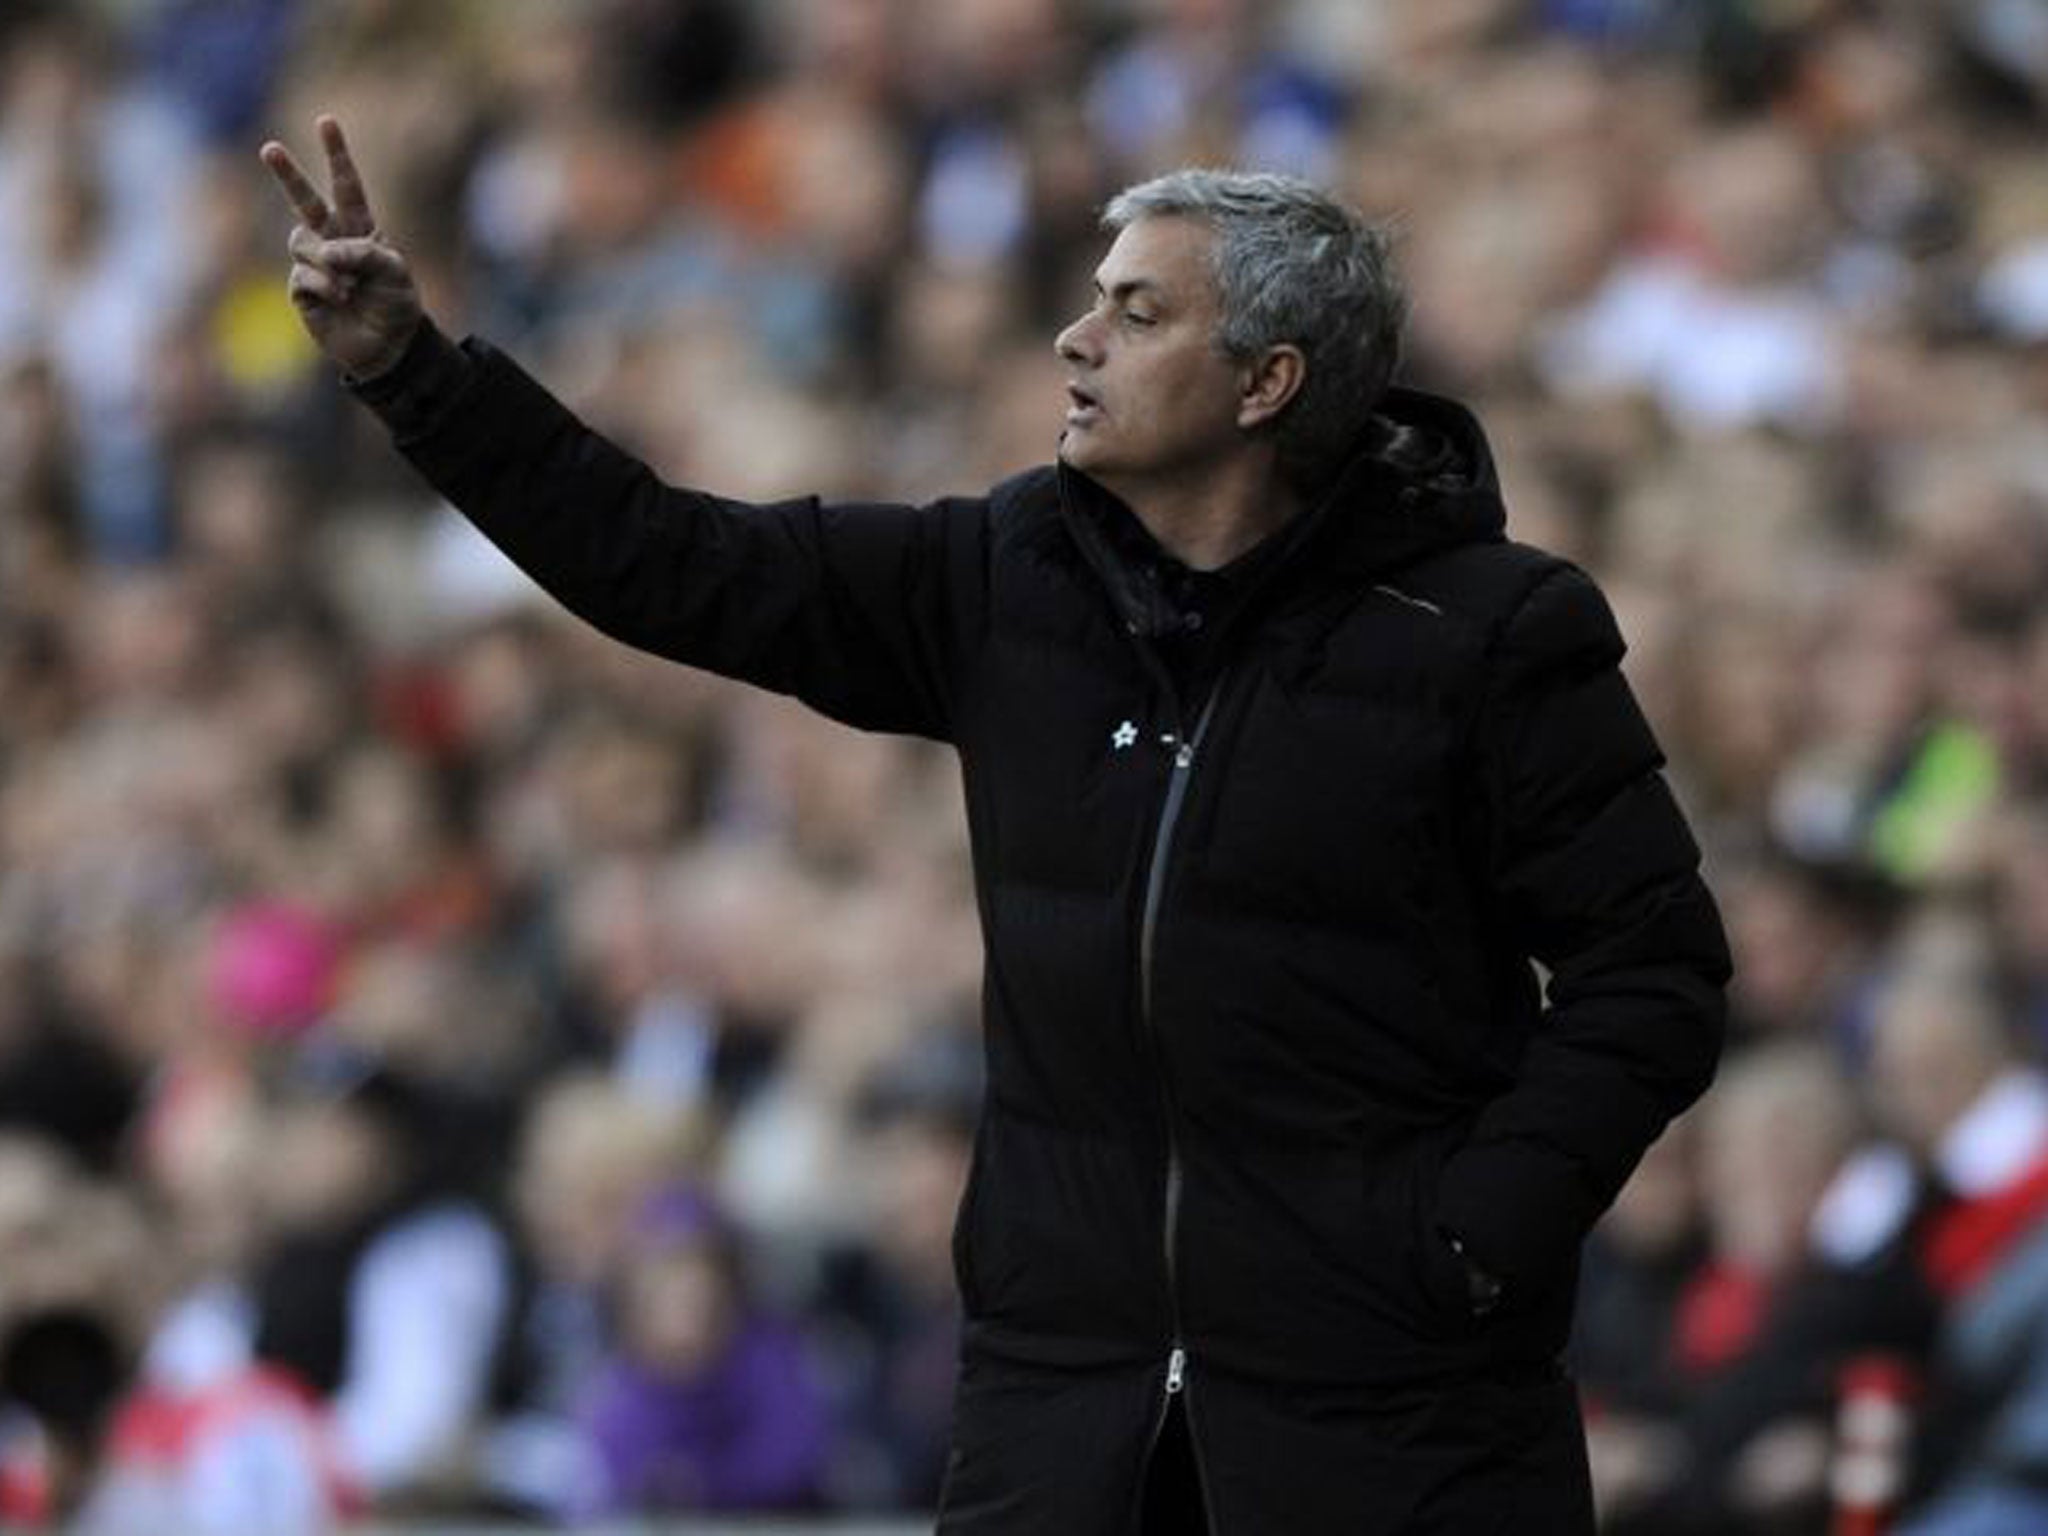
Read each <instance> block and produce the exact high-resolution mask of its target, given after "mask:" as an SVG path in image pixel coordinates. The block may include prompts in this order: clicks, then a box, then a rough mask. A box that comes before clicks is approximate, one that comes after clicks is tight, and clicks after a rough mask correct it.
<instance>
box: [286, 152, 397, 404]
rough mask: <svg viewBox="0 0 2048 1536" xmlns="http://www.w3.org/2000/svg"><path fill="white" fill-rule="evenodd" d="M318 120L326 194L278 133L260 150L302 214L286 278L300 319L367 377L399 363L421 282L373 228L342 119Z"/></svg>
mask: <svg viewBox="0 0 2048 1536" xmlns="http://www.w3.org/2000/svg"><path fill="white" fill-rule="evenodd" d="M315 126H317V127H318V129H319V131H320V143H321V147H322V148H324V149H325V150H326V151H327V178H328V185H329V187H330V189H331V193H332V197H331V201H330V199H329V198H326V197H322V196H321V195H320V189H319V188H318V187H316V186H314V185H313V183H312V181H311V179H310V178H308V177H307V175H306V173H305V172H304V171H303V170H301V169H300V168H299V162H298V161H296V160H294V159H293V158H292V152H291V151H290V150H288V149H286V148H285V147H284V146H283V145H282V144H280V143H278V142H277V141H276V140H275V139H272V140H270V141H269V142H268V143H266V144H265V145H264V146H263V148H262V149H261V150H260V151H259V153H260V154H261V156H262V158H263V163H264V164H265V165H266V166H268V167H269V168H270V174H271V175H273V176H275V177H276V178H277V181H278V185H280V186H281V187H283V188H284V192H285V196H287V197H289V198H290V199H291V201H292V207H293V209H294V210H295V211H296V212H297V213H298V216H299V222H298V224H297V226H296V227H295V228H294V229H293V230H292V237H291V245H290V249H291V254H292V272H291V279H290V284H289V291H290V293H291V299H292V303H293V304H294V305H295V306H296V307H297V308H298V311H299V319H300V320H301V321H303V322H304V324H305V327H306V331H307V333H308V334H309V335H310V336H312V338H313V340H314V341H315V342H317V343H318V344H319V346H320V350H321V351H323V352H325V353H326V354H327V355H328V356H329V357H330V358H332V359H333V360H334V361H335V362H336V363H338V364H340V366H341V367H342V369H343V370H344V371H345V372H347V373H349V374H352V375H353V376H354V377H356V378H358V379H367V378H370V377H373V376H374V375H376V374H379V373H382V372H383V371H384V370H385V369H387V368H389V367H391V365H392V364H394V363H396V362H397V361H398V359H399V357H400V356H401V355H402V354H403V353H404V351H405V347H406V343H407V342H409V341H411V340H412V336H413V332H414V331H415V330H417V329H418V328H419V324H420V319H421V314H422V311H421V309H420V297H419V290H418V289H417V288H416V287H415V286H414V285H413V280H412V274H411V273H410V272H409V271H407V270H406V265H405V258H404V257H403V256H401V255H400V254H399V253H398V251H397V249H396V248H395V247H393V246H392V245H390V244H389V243H387V242H386V241H385V239H384V237H383V235H381V234H380V233H379V232H378V230H377V221H376V220H375V219H374V218H373V217H372V216H371V214H370V200H369V197H368V195H367V194H366V193H365V192H364V191H363V180H362V177H361V176H360V175H359V174H358V173H357V171H356V164H355V160H354V159H353V158H352V157H351V156H350V154H349V152H348V140H347V138H345V137H344V136H343V134H342V131H341V124H340V123H338V122H336V121H335V120H334V119H333V118H331V117H326V116H323V117H321V118H319V119H318V120H317V123H316V125H315Z"/></svg>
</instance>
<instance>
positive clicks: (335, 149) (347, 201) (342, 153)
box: [319, 117, 377, 235]
mask: <svg viewBox="0 0 2048 1536" xmlns="http://www.w3.org/2000/svg"><path fill="white" fill-rule="evenodd" d="M319 128H320V142H321V144H322V145H323V146H324V147H325V148H326V150H327V179H328V182H329V184H330V186H331V187H332V188H333V192H334V211H335V214H336V215H337V216H338V217H339V218H340V219H341V233H343V234H348V235H367V234H368V233H370V231H371V230H373V229H375V228H376V227H377V221H376V220H375V219H373V218H372V217H371V216H370V199H369V197H368V196H367V195H366V194H365V193H364V191H363V178H362V177H361V175H359V174H358V173H357V171H356V162H355V157H354V156H352V155H351V154H349V152H348V139H347V138H346V137H345V136H344V135H343V133H342V131H341V124H340V123H339V122H338V121H337V120H336V119H334V118H331V117H322V118H321V119H320V121H319Z"/></svg>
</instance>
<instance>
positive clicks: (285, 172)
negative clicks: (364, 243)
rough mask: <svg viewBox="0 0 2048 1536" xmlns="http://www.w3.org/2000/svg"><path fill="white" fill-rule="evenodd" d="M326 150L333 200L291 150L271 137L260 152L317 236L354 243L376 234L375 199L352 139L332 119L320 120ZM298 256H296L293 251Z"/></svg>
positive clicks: (297, 210) (305, 223) (308, 226)
mask: <svg viewBox="0 0 2048 1536" xmlns="http://www.w3.org/2000/svg"><path fill="white" fill-rule="evenodd" d="M318 127H319V131H320V143H321V147H322V148H323V149H325V150H326V152H327V180H328V186H329V189H330V192H331V194H332V199H333V200H332V201H331V202H330V201H329V200H328V198H327V197H323V196H322V195H321V193H320V189H319V188H318V187H316V186H315V185H314V184H313V181H312V178H311V177H309V176H308V175H307V174H306V173H305V171H304V170H303V169H301V168H300V166H299V162H298V161H297V160H296V159H294V158H293V156H292V152H291V151H290V150H288V149H286V148H285V147H284V145H282V144H280V143H278V142H277V140H275V139H272V140H270V141H269V142H268V143H266V144H265V145H264V146H263V147H262V149H261V150H259V151H258V153H259V154H260V155H261V157H262V159H263V163H264V165H265V166H266V167H268V169H269V171H270V174H271V175H272V176H273V177H275V178H276V179H277V184H278V185H279V186H280V187H282V188H283V189H284V195H285V196H286V197H288V198H290V199H291V204H292V208H293V209H294V210H295V211H296V212H297V213H298V216H299V222H300V223H302V224H303V225H305V226H306V228H307V229H309V230H311V231H312V232H313V233H314V234H316V235H324V236H326V237H328V238H329V239H351V238H357V237H361V236H367V235H372V234H374V233H375V232H376V229H377V221H376V219H375V218H374V217H373V216H372V214H371V213H370V200H369V197H368V195H367V194H366V193H365V192H364V190H363V178H362V175H361V173H359V172H358V171H357V170H356V163H355V157H354V156H352V155H351V154H350V153H349V148H348V138H347V136H346V135H344V134H343V133H342V131H341V124H340V123H338V122H337V121H335V119H333V118H332V117H326V116H323V117H321V118H320V119H318ZM294 254H296V252H294Z"/></svg>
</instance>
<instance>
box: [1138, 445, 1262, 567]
mask: <svg viewBox="0 0 2048 1536" xmlns="http://www.w3.org/2000/svg"><path fill="white" fill-rule="evenodd" d="M1110 489H1111V490H1115V491H1117V493H1118V494H1119V495H1120V496H1122V497H1123V500H1124V502H1125V504H1126V505H1128V506H1129V507H1130V509H1131V511H1132V513H1133V514H1135V515H1136V517H1137V519H1138V521H1139V522H1141V523H1143V524H1144V525H1145V531H1146V532H1147V533H1149V534H1151V535H1152V537H1153V538H1154V539H1156V540H1158V541H1159V545H1160V547H1161V548H1162V549H1164V550H1165V551H1166V552H1167V553H1168V554H1170V555H1172V556H1173V557H1174V559H1176V560H1178V561H1180V563H1181V564H1183V565H1185V566H1187V567H1188V568H1189V569H1190V570H1196V571H1214V570H1220V569H1221V568H1222V567H1224V566H1226V565H1228V564H1230V562H1231V561H1233V560H1235V559H1236V558H1237V557H1238V556H1239V555H1242V554H1244V553H1245V552H1246V551H1247V550H1249V549H1251V548H1252V547H1253V546H1254V545H1256V544H1258V543H1260V542H1262V541H1263V540H1264V539H1265V538H1266V537H1267V535H1269V534H1272V533H1275V532H1277V531H1278V530H1279V529H1280V528H1281V527H1283V526H1284V525H1285V524H1286V523H1287V522H1289V521H1290V520H1291V519H1292V518H1293V517H1294V515H1295V514H1296V513H1297V512H1298V511H1300V510H1301V503H1300V501H1299V499H1298V498H1297V497H1296V496H1295V494H1294V492H1293V491H1292V490H1291V489H1290V488H1289V487H1288V485H1287V482H1286V481H1285V480H1283V479H1281V477H1280V476H1279V475H1278V474H1277V473H1275V472H1274V471H1273V470H1272V468H1271V466H1270V465H1268V464H1242V465H1233V466H1229V467H1226V468H1225V469H1223V470H1222V471H1220V472H1218V473H1215V474H1212V475H1210V476H1209V477H1208V478H1207V479H1205V480H1204V481H1202V482H1201V483H1199V484H1194V483H1185V482H1183V483H1177V484H1171V485H1160V484H1156V483H1155V484H1150V485H1144V486H1134V487H1131V488H1129V489H1122V488H1119V487H1117V486H1114V485H1112V486H1111V487H1110Z"/></svg>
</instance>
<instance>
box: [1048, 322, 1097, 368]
mask: <svg viewBox="0 0 2048 1536" xmlns="http://www.w3.org/2000/svg"><path fill="white" fill-rule="evenodd" d="M1089 318H1090V317H1089V316H1087V315H1082V316H1081V317H1080V318H1079V319H1077V320H1075V321H1074V323H1073V324H1071V325H1069V326H1068V327H1067V328H1066V329H1065V330H1063V331H1061V332H1060V333H1059V335H1057V336H1055V337H1053V339H1052V349H1053V351H1055V352H1057V353H1058V354H1059V356H1060V360H1061V361H1062V362H1068V363H1076V364H1080V365H1083V366H1085V365H1087V364H1090V363H1093V362H1094V361H1095V359H1096V356H1097V353H1096V347H1095V329H1094V327H1093V326H1091V325H1090V324H1089V323H1088V321H1089Z"/></svg>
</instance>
